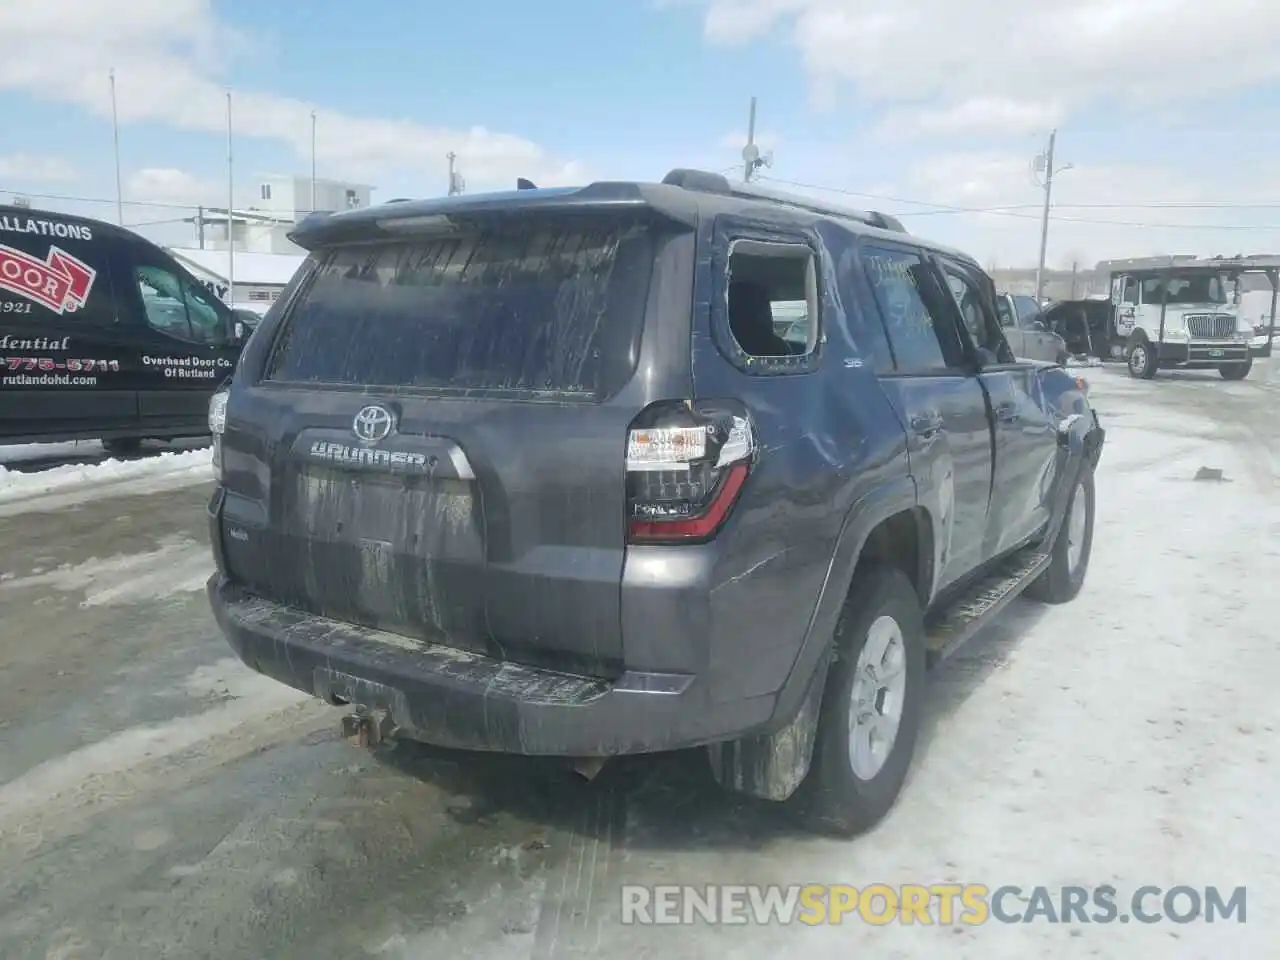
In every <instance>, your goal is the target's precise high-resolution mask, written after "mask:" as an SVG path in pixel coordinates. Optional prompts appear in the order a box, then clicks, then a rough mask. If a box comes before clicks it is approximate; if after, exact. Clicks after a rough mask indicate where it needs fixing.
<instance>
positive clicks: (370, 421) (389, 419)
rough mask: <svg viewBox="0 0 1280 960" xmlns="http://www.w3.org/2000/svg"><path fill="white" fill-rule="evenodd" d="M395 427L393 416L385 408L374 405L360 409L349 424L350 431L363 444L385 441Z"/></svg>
mask: <svg viewBox="0 0 1280 960" xmlns="http://www.w3.org/2000/svg"><path fill="white" fill-rule="evenodd" d="M395 425H396V418H395V415H394V414H392V412H391V411H390V410H388V409H387V408H386V407H379V406H377V405H376V404H375V405H371V406H368V407H362V408H361V410H360V412H359V413H357V414H356V418H355V420H353V421H352V423H351V429H352V430H353V431H354V432H355V435H356V436H357V437H359V438H360V439H361V440H363V441H364V442H365V443H377V442H378V441H379V440H385V439H387V437H388V436H390V435H391V431H392V430H393V429H395Z"/></svg>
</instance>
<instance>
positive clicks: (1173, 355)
mask: <svg viewBox="0 0 1280 960" xmlns="http://www.w3.org/2000/svg"><path fill="white" fill-rule="evenodd" d="M1098 269H1099V270H1103V271H1107V272H1109V274H1110V298H1109V300H1104V301H1101V302H1099V301H1097V300H1093V301H1067V302H1062V303H1057V304H1054V305H1053V306H1052V307H1051V308H1049V309H1048V310H1047V311H1046V318H1047V320H1048V322H1049V323H1050V324H1051V326H1052V328H1053V329H1054V330H1055V331H1056V332H1058V333H1060V334H1061V335H1062V336H1063V337H1064V339H1066V340H1067V342H1068V344H1069V346H1070V348H1071V352H1072V353H1073V354H1079V353H1088V354H1091V355H1093V356H1097V357H1099V358H1101V359H1103V360H1124V361H1125V363H1126V364H1127V365H1128V368H1129V373H1130V374H1131V375H1132V376H1134V377H1138V378H1141V379H1144V380H1149V379H1151V378H1152V377H1154V376H1155V374H1156V371H1157V370H1159V369H1162V368H1163V369H1170V368H1179V369H1217V370H1218V371H1219V372H1220V373H1221V374H1222V376H1223V377H1224V378H1225V379H1227V380H1243V379H1244V378H1245V377H1247V376H1248V375H1249V371H1250V369H1251V368H1252V366H1253V359H1254V358H1255V357H1269V356H1270V355H1271V337H1272V335H1273V334H1274V332H1275V312H1276V297H1277V290H1278V289H1280V281H1278V277H1280V257H1232V258H1226V257H1213V258H1205V259H1200V258H1196V257H1161V258H1145V259H1141V260H1110V261H1103V262H1102V263H1099V264H1098ZM1243 274H1263V275H1265V276H1266V277H1267V279H1268V280H1269V281H1270V287H1271V309H1270V312H1269V320H1268V321H1267V323H1266V327H1265V330H1263V331H1259V329H1258V327H1257V324H1256V319H1257V318H1255V317H1253V316H1251V315H1246V313H1245V311H1244V310H1242V309H1241V307H1240V289H1239V288H1240V284H1239V282H1238V281H1239V278H1240V276H1241V275H1243Z"/></svg>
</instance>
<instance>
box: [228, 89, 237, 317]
mask: <svg viewBox="0 0 1280 960" xmlns="http://www.w3.org/2000/svg"><path fill="white" fill-rule="evenodd" d="M231 142H232V141H231V91H230V90H228V91H227V306H235V302H236V215H235V208H236V189H235V169H234V167H233V165H232V151H231Z"/></svg>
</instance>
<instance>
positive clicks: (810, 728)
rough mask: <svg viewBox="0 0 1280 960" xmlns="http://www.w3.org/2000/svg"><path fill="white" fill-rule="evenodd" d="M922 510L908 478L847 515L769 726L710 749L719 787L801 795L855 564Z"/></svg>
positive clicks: (875, 492)
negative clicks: (882, 529) (881, 530)
mask: <svg viewBox="0 0 1280 960" xmlns="http://www.w3.org/2000/svg"><path fill="white" fill-rule="evenodd" d="M917 506H919V503H918V502H917V495H916V484H915V480H914V479H913V478H912V477H910V476H906V475H904V476H899V477H895V478H894V479H892V480H889V481H888V482H886V483H883V484H881V485H880V486H878V487H874V488H872V489H871V490H870V491H869V492H868V493H866V494H865V495H864V496H863V497H861V498H860V499H859V500H857V501H856V502H855V503H854V504H853V505H852V506H851V507H850V508H849V510H848V512H847V513H846V514H845V518H844V522H843V523H842V524H841V527H840V533H839V535H838V537H837V539H836V547H835V550H834V551H833V552H832V556H831V563H830V565H829V566H828V568H827V576H826V579H825V581H824V582H823V585H822V590H821V592H820V593H819V594H818V601H817V603H816V604H815V605H814V610H813V613H812V615H811V616H810V619H809V625H808V627H807V628H806V630H805V636H804V641H803V643H801V645H800V651H799V653H798V654H797V655H796V659H795V661H794V662H793V664H792V666H791V671H790V673H789V674H788V676H787V680H786V682H785V683H783V685H782V688H781V689H780V690H779V691H778V696H777V700H776V701H775V703H774V710H773V718H772V720H771V721H770V723H769V724H768V725H766V726H765V727H764V728H762V729H761V730H759V731H757V732H756V733H754V734H751V735H749V736H746V737H743V738H742V739H740V740H735V741H731V742H728V743H717V744H712V745H711V746H710V749H709V752H708V759H709V760H710V763H711V770H712V775H713V776H714V777H715V779H716V780H717V781H718V782H719V783H720V784H721V785H722V786H725V787H727V788H729V789H732V790H735V791H738V792H740V793H745V794H749V795H751V796H754V797H759V798H761V799H765V800H774V801H782V800H786V799H787V798H788V797H790V796H791V795H792V794H793V793H794V792H795V791H796V790H797V789H799V787H800V784H801V783H802V782H803V780H804V778H805V776H807V775H808V772H809V765H810V763H811V762H812V760H813V747H814V742H815V740H816V738H817V731H818V719H819V716H820V711H821V705H822V695H823V692H824V691H825V689H826V679H827V669H828V667H829V666H830V663H831V654H832V650H833V646H832V639H833V637H834V636H835V629H836V624H837V622H838V621H839V619H840V613H841V611H842V610H843V609H844V604H845V599H846V598H847V597H848V594H849V588H850V586H851V585H852V583H853V573H854V570H855V568H856V567H857V565H858V558H859V557H860V556H861V554H862V550H863V547H864V546H865V545H866V542H867V539H868V537H869V536H870V535H871V531H872V530H874V529H875V528H876V526H878V525H879V524H880V523H882V522H884V521H885V520H887V519H888V518H889V517H891V516H894V515H895V514H898V513H902V512H903V511H904V510H912V509H915V508H916V507H917Z"/></svg>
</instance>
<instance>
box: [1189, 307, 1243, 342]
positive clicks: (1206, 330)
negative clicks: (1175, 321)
mask: <svg viewBox="0 0 1280 960" xmlns="http://www.w3.org/2000/svg"><path fill="white" fill-rule="evenodd" d="M1183 319H1184V320H1185V321H1186V324H1187V332H1188V333H1189V334H1191V336H1193V337H1195V338H1197V339H1208V340H1227V339H1230V337H1231V335H1232V334H1233V333H1235V330H1236V318H1235V317H1233V316H1232V315H1231V314H1229V313H1194V314H1191V315H1189V316H1187V317H1184V318H1183Z"/></svg>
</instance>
